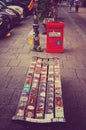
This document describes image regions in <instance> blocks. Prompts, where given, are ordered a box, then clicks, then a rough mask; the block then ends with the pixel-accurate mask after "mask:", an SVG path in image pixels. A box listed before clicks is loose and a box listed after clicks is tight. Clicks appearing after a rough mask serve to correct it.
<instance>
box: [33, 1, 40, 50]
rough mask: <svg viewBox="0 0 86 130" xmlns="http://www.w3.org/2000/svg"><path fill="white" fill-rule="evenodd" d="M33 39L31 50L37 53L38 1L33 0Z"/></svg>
mask: <svg viewBox="0 0 86 130" xmlns="http://www.w3.org/2000/svg"><path fill="white" fill-rule="evenodd" d="M33 20H34V23H33V32H34V34H33V38H34V47H33V50H35V51H38V50H37V48H38V46H39V45H40V44H39V24H38V0H34V9H33Z"/></svg>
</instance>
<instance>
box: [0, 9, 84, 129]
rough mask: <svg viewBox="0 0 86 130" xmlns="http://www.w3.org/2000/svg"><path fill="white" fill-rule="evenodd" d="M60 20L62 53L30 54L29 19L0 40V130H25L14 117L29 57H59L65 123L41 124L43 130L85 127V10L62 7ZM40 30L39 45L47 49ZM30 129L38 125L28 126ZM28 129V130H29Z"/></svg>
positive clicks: (30, 21)
mask: <svg viewBox="0 0 86 130" xmlns="http://www.w3.org/2000/svg"><path fill="white" fill-rule="evenodd" d="M60 10H61V11H60V12H59V14H58V17H59V20H62V21H64V24H65V28H64V53H46V50H45V51H44V52H34V51H31V47H30V45H29V44H28V34H29V32H30V31H31V30H32V20H33V18H32V17H31V16H30V17H28V18H26V20H25V21H23V23H22V25H21V26H19V27H16V28H15V29H13V30H12V31H11V33H12V35H11V37H9V38H6V39H3V40H0V130H26V128H25V126H24V123H15V122H13V121H12V117H13V116H14V114H15V111H16V108H17V105H18V101H19V98H20V94H21V91H22V89H23V85H24V82H25V78H26V74H27V70H28V67H29V65H30V62H31V59H32V56H40V57H45V58H50V57H54V56H55V57H58V58H60V70H61V80H62V91H63V103H64V108H65V117H66V123H65V124H49V125H46V124H42V126H41V129H42V130H46V129H47V130H48V129H49V130H52V129H55V130H57V129H58V130H65V129H66V130H84V129H85V128H84V126H85V124H86V60H85V59H86V31H85V30H86V29H85V28H86V23H85V24H83V25H82V22H84V21H86V8H81V9H80V11H81V12H80V13H78V14H76V13H68V12H67V7H61V9H60ZM42 32H43V30H42V26H41V27H40V44H41V45H42V47H43V48H46V35H42ZM28 127H31V129H32V128H33V129H36V128H37V129H38V128H39V125H35V127H34V124H29V126H28ZM31 129H30V128H28V130H31Z"/></svg>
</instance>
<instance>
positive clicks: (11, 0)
mask: <svg viewBox="0 0 86 130" xmlns="http://www.w3.org/2000/svg"><path fill="white" fill-rule="evenodd" d="M3 1H4V2H5V3H6V5H17V6H20V7H22V8H23V9H24V16H25V17H26V16H28V15H29V14H31V13H32V12H33V9H31V10H29V9H28V6H29V4H30V3H31V2H32V1H33V0H3Z"/></svg>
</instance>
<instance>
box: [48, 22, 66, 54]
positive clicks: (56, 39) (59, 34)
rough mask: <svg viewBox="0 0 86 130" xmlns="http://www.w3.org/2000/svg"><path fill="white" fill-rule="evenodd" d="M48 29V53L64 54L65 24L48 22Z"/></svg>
mask: <svg viewBox="0 0 86 130" xmlns="http://www.w3.org/2000/svg"><path fill="white" fill-rule="evenodd" d="M46 29H47V44H46V52H50V53H60V52H63V51H64V48H63V36H64V23H63V22H47V24H46Z"/></svg>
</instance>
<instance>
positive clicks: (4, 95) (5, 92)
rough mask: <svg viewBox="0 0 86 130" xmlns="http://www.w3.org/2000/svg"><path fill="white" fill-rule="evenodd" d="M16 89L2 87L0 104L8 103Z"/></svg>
mask: <svg viewBox="0 0 86 130" xmlns="http://www.w3.org/2000/svg"><path fill="white" fill-rule="evenodd" d="M13 93H14V89H12V88H11V89H8V88H1V89H0V105H2V104H4V105H8V104H9V103H10V100H11V98H12V96H13Z"/></svg>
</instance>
